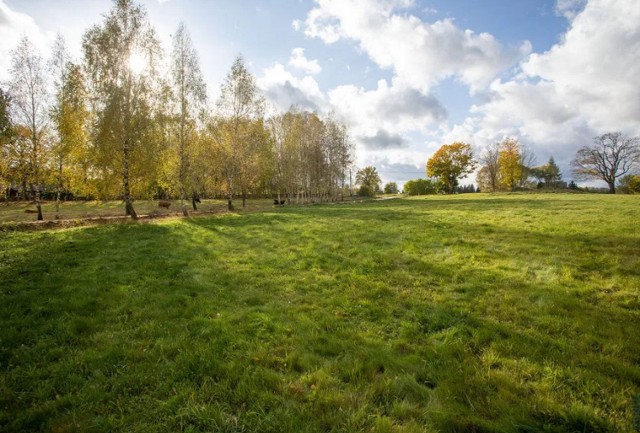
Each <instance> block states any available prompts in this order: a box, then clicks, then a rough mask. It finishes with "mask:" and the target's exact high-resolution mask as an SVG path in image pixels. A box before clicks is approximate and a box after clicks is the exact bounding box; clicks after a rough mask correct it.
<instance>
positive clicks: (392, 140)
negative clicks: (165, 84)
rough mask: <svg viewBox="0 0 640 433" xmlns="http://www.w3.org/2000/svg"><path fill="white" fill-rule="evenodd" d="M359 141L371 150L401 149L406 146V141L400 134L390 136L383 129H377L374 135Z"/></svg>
mask: <svg viewBox="0 0 640 433" xmlns="http://www.w3.org/2000/svg"><path fill="white" fill-rule="evenodd" d="M360 141H362V143H364V145H365V146H366V147H367V148H368V149H372V150H384V149H393V148H402V147H405V145H406V144H407V140H406V139H405V138H404V137H403V136H402V135H401V134H392V133H390V132H388V131H385V130H384V129H379V130H378V131H376V133H375V135H372V136H365V137H361V138H360Z"/></svg>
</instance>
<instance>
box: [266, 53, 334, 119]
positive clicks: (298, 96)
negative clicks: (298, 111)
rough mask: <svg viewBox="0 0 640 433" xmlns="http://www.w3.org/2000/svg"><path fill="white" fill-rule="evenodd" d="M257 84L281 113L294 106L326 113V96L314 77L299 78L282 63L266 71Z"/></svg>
mask: <svg viewBox="0 0 640 433" xmlns="http://www.w3.org/2000/svg"><path fill="white" fill-rule="evenodd" d="M256 83H257V85H258V87H259V88H260V89H261V90H262V91H263V92H264V95H265V96H266V97H267V99H269V101H270V102H271V103H272V104H273V105H274V106H275V107H276V108H278V109H279V110H281V111H286V110H288V109H289V108H290V107H291V106H292V105H297V106H298V107H300V108H302V109H306V110H311V111H324V109H325V107H326V101H325V96H324V95H323V93H322V92H321V91H320V88H319V86H318V83H317V82H316V80H315V79H314V78H313V77H311V76H309V75H307V76H305V77H303V78H297V77H295V76H294V75H293V74H292V73H291V72H289V71H287V70H286V68H285V67H284V66H283V65H282V64H280V63H276V64H275V65H273V66H272V67H270V68H267V69H265V70H264V74H263V76H262V77H260V78H258V79H257V80H256Z"/></svg>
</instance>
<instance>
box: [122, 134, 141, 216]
mask: <svg viewBox="0 0 640 433" xmlns="http://www.w3.org/2000/svg"><path fill="white" fill-rule="evenodd" d="M123 150H124V158H123V160H124V161H123V162H124V163H123V170H122V180H123V183H124V185H123V186H124V209H125V213H126V215H129V216H131V218H133V219H134V220H137V219H138V215H137V214H136V211H135V210H134V209H133V202H132V200H131V192H130V189H129V140H128V139H126V140H124V149H123Z"/></svg>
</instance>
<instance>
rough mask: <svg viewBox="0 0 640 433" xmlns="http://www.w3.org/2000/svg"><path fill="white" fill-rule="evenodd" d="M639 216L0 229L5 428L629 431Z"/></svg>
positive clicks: (639, 360)
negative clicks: (33, 230)
mask: <svg viewBox="0 0 640 433" xmlns="http://www.w3.org/2000/svg"><path fill="white" fill-rule="evenodd" d="M639 219H640V202H639V201H638V200H637V197H633V196H626V197H625V196H602V195H598V196H586V195H576V196H570V195H499V196H488V195H480V194H478V195H463V196H456V197H432V198H428V199H415V200H390V201H385V202H376V203H369V204H354V205H334V206H330V205H325V206H312V207H304V208H283V209H279V210H277V211H273V212H270V213H256V214H248V215H241V216H236V215H224V216H218V217H206V218H204V217H203V218H195V219H190V220H179V219H176V220H168V221H161V222H157V223H153V224H144V225H132V224H116V225H110V226H99V227H90V228H83V229H72V230H66V231H55V232H38V233H10V234H0V329H1V330H2V331H1V334H0V431H7V432H9V431H11V432H18V431H34V430H48V431H76V430H78V431H105V432H106V431H141V432H142V431H144V432H148V431H229V432H231V431H274V432H275V431H301V432H302V431H380V432H384V431H405V432H413V431H416V432H418V431H434V432H435V431H443V432H454V431H460V432H462V431H478V432H479V431H504V432H516V431H518V432H527V431H531V432H533V431H549V432H572V431H576V432H588V431H615V430H619V431H625V430H630V429H631V428H632V427H631V425H632V410H631V399H632V396H633V395H634V393H637V392H638V388H639V387H640V367H639V366H640V338H638V329H640V314H639V309H640V294H639V290H640V289H639V287H640V230H639V229H638V221H639Z"/></svg>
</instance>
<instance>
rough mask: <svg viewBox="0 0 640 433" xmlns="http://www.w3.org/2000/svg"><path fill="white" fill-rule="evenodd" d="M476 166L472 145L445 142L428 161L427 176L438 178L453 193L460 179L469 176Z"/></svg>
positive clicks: (445, 189)
mask: <svg viewBox="0 0 640 433" xmlns="http://www.w3.org/2000/svg"><path fill="white" fill-rule="evenodd" d="M475 168H476V161H475V160H474V159H473V151H472V150H471V145H470V144H467V143H460V142H455V143H452V144H445V145H444V146H442V147H441V148H440V149H438V150H437V151H436V153H434V154H433V156H432V157H431V158H430V159H429V161H427V176H429V177H435V178H437V179H438V182H439V183H440V185H441V187H442V189H444V191H445V192H447V193H449V194H451V193H453V192H455V189H456V187H457V186H458V179H459V178H464V177H467V174H470V173H472V172H473V170H475Z"/></svg>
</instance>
